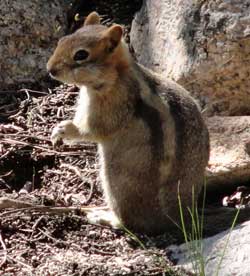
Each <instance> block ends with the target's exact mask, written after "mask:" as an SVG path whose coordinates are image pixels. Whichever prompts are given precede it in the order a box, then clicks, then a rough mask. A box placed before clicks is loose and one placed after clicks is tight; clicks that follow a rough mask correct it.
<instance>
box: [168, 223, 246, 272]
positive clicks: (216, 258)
mask: <svg viewBox="0 0 250 276" xmlns="http://www.w3.org/2000/svg"><path fill="white" fill-rule="evenodd" d="M201 245H202V247H203V250H202V251H200V250H199V249H198V248H199V246H201ZM168 249H169V252H170V256H171V258H172V259H173V260H174V261H175V262H176V263H177V265H179V266H182V267H184V268H185V269H186V270H188V271H190V272H191V271H192V272H196V273H197V272H199V268H200V264H201V263H200V261H202V260H203V261H204V265H205V274H204V275H206V276H214V275H218V276H220V275H221V276H222V275H223V276H232V275H237V276H249V275H250V255H249V251H250V221H247V222H244V223H242V224H240V225H238V226H237V227H235V228H234V229H233V230H232V231H230V230H227V231H224V232H222V233H220V234H217V235H215V236H213V237H210V238H206V239H203V240H201V241H199V242H197V241H194V242H190V243H187V244H182V245H180V246H177V245H172V246H170V247H169V248H168ZM201 252H202V254H200V253H201ZM200 256H202V258H201V257H200ZM220 262H221V264H220ZM217 272H218V274H217ZM197 275H203V274H200V273H197Z"/></svg>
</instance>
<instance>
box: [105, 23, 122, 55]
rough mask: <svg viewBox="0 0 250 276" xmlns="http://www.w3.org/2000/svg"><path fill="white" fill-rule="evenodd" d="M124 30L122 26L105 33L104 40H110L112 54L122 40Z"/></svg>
mask: <svg viewBox="0 0 250 276" xmlns="http://www.w3.org/2000/svg"><path fill="white" fill-rule="evenodd" d="M122 34H123V30H122V27H121V26H120V25H114V26H112V27H110V28H108V29H107V31H105V32H104V33H103V38H104V39H106V40H108V44H109V47H108V51H109V52H112V51H113V50H114V49H115V48H116V46H117V45H118V44H119V42H120V41H121V39H122Z"/></svg>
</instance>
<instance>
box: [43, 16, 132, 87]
mask: <svg viewBox="0 0 250 276" xmlns="http://www.w3.org/2000/svg"><path fill="white" fill-rule="evenodd" d="M122 33H123V31H122V27H121V26H119V25H114V26H112V27H109V28H107V27H105V26H103V25H101V24H100V17H99V15H98V14H97V13H96V12H92V13H91V14H89V15H88V17H87V18H86V20H85V22H84V25H83V26H82V27H81V28H80V29H79V30H77V31H76V32H75V33H73V34H71V35H67V36H65V37H63V38H61V39H60V40H59V42H58V45H57V48H56V49H55V51H54V53H53V55H52V56H51V58H50V59H49V61H48V63H47V70H48V72H49V73H50V75H51V76H52V77H53V78H54V79H57V80H59V81H62V82H65V83H71V84H76V85H78V86H81V85H87V86H91V85H92V86H94V85H95V86H98V85H102V82H104V81H107V80H110V81H112V80H114V79H115V78H116V75H117V70H118V71H119V70H124V69H125V68H126V66H128V58H126V57H125V56H126V50H125V49H124V46H123V45H122V44H123V43H122V42H121V39H122Z"/></svg>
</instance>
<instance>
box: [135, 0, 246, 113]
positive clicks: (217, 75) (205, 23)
mask: <svg viewBox="0 0 250 276" xmlns="http://www.w3.org/2000/svg"><path fill="white" fill-rule="evenodd" d="M249 26H250V0H216V1H214V0H206V1H197V0H177V1H173V0H164V1H163V0H145V1H144V3H143V6H142V8H141V10H140V11H139V12H138V13H137V14H136V16H135V19H134V21H133V23H132V29H131V44H132V47H133V49H134V51H135V56H136V58H137V59H138V61H139V62H140V63H142V64H143V65H145V66H146V67H148V68H151V69H153V70H154V71H156V72H158V73H162V74H163V75H165V76H166V77H170V78H172V79H174V80H175V81H177V82H178V83H180V84H182V85H183V86H184V87H185V88H186V89H187V90H189V91H190V92H191V93H192V94H193V95H194V96H195V97H197V98H198V99H199V100H200V102H201V103H202V105H203V106H206V110H207V114H208V115H214V114H221V115H249V114H250V97H249V96H248V94H249V90H250V78H249V74H250V27H249Z"/></svg>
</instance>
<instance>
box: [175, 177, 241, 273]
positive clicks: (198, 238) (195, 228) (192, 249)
mask: <svg viewBox="0 0 250 276" xmlns="http://www.w3.org/2000/svg"><path fill="white" fill-rule="evenodd" d="M205 200H206V181H205V183H204V190H203V198H202V206H201V212H199V208H198V205H197V202H196V200H195V193H194V187H193V188H192V208H191V209H190V208H188V214H189V215H190V218H191V230H190V231H189V232H188V230H187V227H186V224H185V220H184V210H183V206H182V203H181V196H180V192H179V186H178V204H179V211H180V220H181V221H180V223H181V227H180V228H181V231H182V233H183V236H184V240H185V243H186V245H187V250H188V254H189V258H190V261H191V263H192V268H193V271H194V272H195V274H197V275H199V276H205V267H206V260H205V257H204V255H203V241H202V239H203V229H204V210H205ZM239 212H240V209H238V210H237V212H236V214H235V216H234V219H233V221H232V225H231V227H230V230H229V234H228V237H227V240H226V243H225V246H224V248H223V251H222V253H221V256H220V259H219V262H218V265H217V267H216V272H215V274H214V275H215V276H218V275H219V271H220V268H221V264H222V261H223V258H224V257H225V253H226V249H227V246H228V243H229V239H230V236H231V232H232V230H233V228H234V227H235V224H236V221H237V218H238V216H239Z"/></svg>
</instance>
